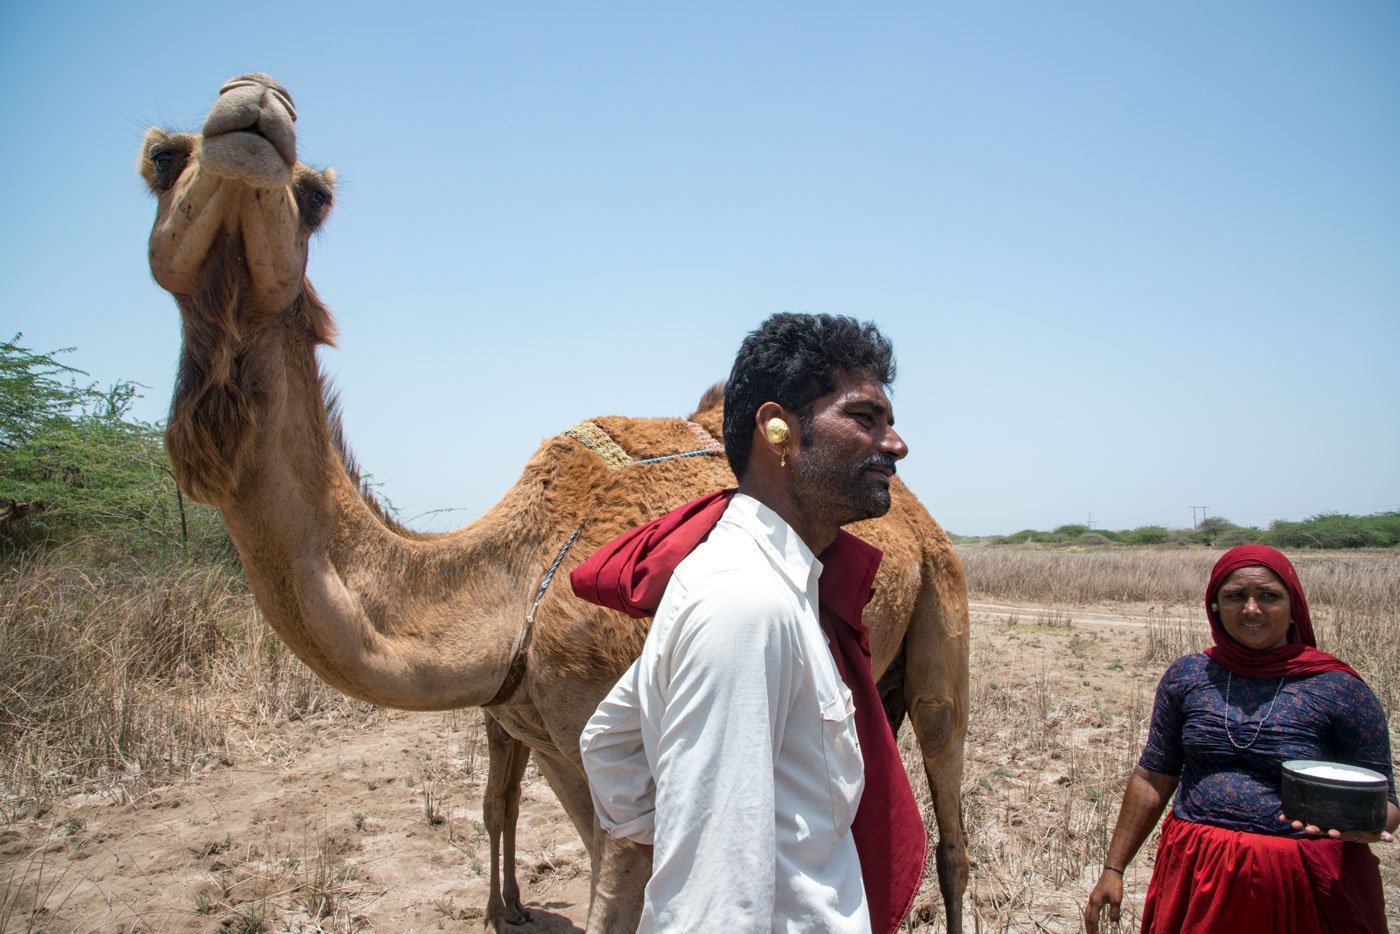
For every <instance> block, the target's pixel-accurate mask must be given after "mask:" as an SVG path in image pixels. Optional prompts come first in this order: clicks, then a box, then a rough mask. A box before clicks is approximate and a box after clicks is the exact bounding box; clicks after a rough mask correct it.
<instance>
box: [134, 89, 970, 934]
mask: <svg viewBox="0 0 1400 934" xmlns="http://www.w3.org/2000/svg"><path fill="white" fill-rule="evenodd" d="M295 119H296V112H295V109H294V108H293V104H292V101H291V97H290V95H288V94H287V92H286V90H285V89H283V88H282V87H281V86H280V85H279V84H277V82H276V81H274V80H273V79H272V78H270V77H268V76H266V75H245V76H241V77H239V78H235V79H233V80H231V81H230V82H228V83H227V84H226V85H225V86H224V88H223V89H222V90H221V91H220V96H219V98H218V100H217V102H216V103H215V105H214V107H213V108H212V110H211V111H210V113H209V116H208V118H207V120H206V122H205V124H204V128H203V130H202V132H201V133H199V134H177V133H170V132H167V131H164V130H159V129H152V130H150V131H149V132H148V133H147V135H146V139H145V142H144V145H143V146H142V151H141V156H140V162H139V168H140V171H141V173H142V175H143V176H144V177H145V179H146V181H147V183H148V184H149V186H150V188H151V191H152V192H153V193H154V194H155V196H156V199H157V202H158V205H157V210H156V220H155V225H154V227H153V229H152V231H151V238H150V265H151V272H152V274H153V275H154V277H155V279H156V281H157V282H158V283H159V284H160V285H161V286H162V287H163V288H165V289H166V290H167V291H169V292H170V293H171V294H172V295H173V296H174V297H175V300H176V303H177V304H178V306H179V309H180V316H181V322H182V326H183V337H184V341H183V346H182V350H181V357H180V367H179V374H178V377H177V380H176V387H175V394H174V399H173V401H172V403H171V410H170V421H169V426H168V428H167V430H166V448H167V450H168V452H169V454H170V458H171V461H172V462H173V464H174V468H175V472H176V475H177V477H178V479H179V481H180V484H181V486H182V487H183V488H184V489H185V490H186V491H187V492H188V493H189V494H190V495H191V496H193V497H195V498H197V499H199V500H201V501H204V502H207V503H211V504H213V505H215V506H217V507H218V508H219V509H220V511H221V512H222V513H223V516H224V520H225V522H226V524H227V525H228V529H229V534H230V535H231V537H232V539H233V542H234V544H235V546H236V547H237V549H238V553H239V556H240V558H241V559H242V562H243V566H244V568H245V570H246V572H247V575H248V580H249V583H250V585H251V587H252V589H253V592H254V594H255V596H256V598H257V601H258V605H259V606H260V607H261V608H262V611H263V613H264V615H265V616H266V617H267V619H268V621H269V623H270V624H271V625H272V626H273V628H274V629H275V630H276V631H277V633H278V635H279V636H280V637H281V638H282V640H283V641H284V642H286V644H287V645H288V646H289V647H290V648H291V649H292V650H293V651H294V652H295V653H296V654H297V656H298V657H300V658H301V659H302V660H303V661H304V662H305V663H306V664H307V665H308V666H310V667H311V668H312V670H314V671H315V672H316V673H317V674H318V675H319V676H320V677H322V678H323V679H325V680H326V681H327V682H328V683H329V684H331V685H332V686H334V687H335V688H337V689H339V690H341V691H344V692H345V693H347V694H350V695H352V696H355V697H359V698H363V699H365V700H368V701H371V702H374V703H378V704H383V705H386V706H391V707H400V708H405V709H411V710H436V709H445V708H452V707H470V706H487V705H489V711H490V719H491V721H492V724H493V733H492V735H493V736H494V744H495V748H496V750H497V751H498V752H500V753H501V755H500V756H499V757H496V756H493V759H492V771H493V774H492V775H491V777H490V779H489V780H488V795H487V799H488V800H487V807H486V814H487V820H488V821H489V822H490V823H491V824H492V825H493V826H494V827H499V828H500V829H501V831H502V832H504V833H509V831H510V829H511V827H512V826H513V823H514V809H515V807H516V804H517V800H518V799H517V798H515V797H514V793H513V792H512V791H511V789H512V787H513V786H515V787H518V777H519V771H520V769H521V768H522V767H523V764H524V761H525V749H522V748H520V747H521V746H523V747H527V748H528V751H529V752H530V753H533V754H534V756H535V757H536V762H537V764H538V766H539V768H540V771H541V772H542V773H543V774H544V776H545V778H546V779H547V780H548V782H549V784H550V786H551V787H552V788H553V789H554V791H555V793H556V795H557V796H558V798H559V801H560V803H561V804H562V805H563V807H564V810H565V811H566V812H567V813H568V815H569V817H570V819H571V820H572V821H573V823H574V826H575V827H576V828H577V830H578V832H579V834H580V835H581V836H582V837H583V840H584V842H585V843H586V844H588V846H589V852H590V854H591V856H592V864H593V874H592V889H593V899H592V904H591V907H590V912H589V922H588V929H589V930H590V931H609V930H630V929H633V928H635V925H636V919H637V917H638V915H639V912H640V909H641V900H642V891H643V888H644V886H645V883H646V879H647V875H648V870H649V859H650V852H649V850H648V849H647V848H644V847H639V846H636V845H633V844H628V843H626V842H623V841H616V840H612V839H609V838H607V837H606V835H604V834H602V833H601V832H600V831H599V830H598V827H597V822H596V820H595V818H594V815H593V809H592V803H591V800H590V798H589V794H588V788H587V783H586V780H585V777H584V773H583V770H582V765H581V762H580V759H579V751H578V737H579V733H580V731H581V730H582V728H583V725H584V723H585V721H586V720H587V718H588V717H589V715H590V714H591V713H592V711H593V710H594V708H595V707H596V706H597V704H598V702H599V700H601V698H602V697H603V696H604V695H605V694H606V693H607V691H608V690H609V688H610V687H611V686H612V684H613V683H614V681H615V680H616V679H617V677H618V676H619V675H620V674H621V673H622V671H623V670H624V669H625V668H626V667H627V666H628V665H629V664H630V663H631V661H632V659H633V658H634V657H635V656H636V655H637V653H638V651H639V650H640V647H641V643H642V640H643V638H644V629H643V627H641V626H639V625H638V624H637V623H636V622H635V621H633V620H630V619H627V618H626V617H623V616H622V615H620V614H616V613H612V612H609V611H607V610H603V609H601V608H598V607H594V606H592V605H590V604H586V603H583V602H582V601H579V600H577V599H575V598H574V597H573V596H572V595H571V594H570V593H569V588H568V587H567V586H566V585H563V584H562V583H556V584H555V585H554V586H552V587H550V588H549V589H548V590H547V591H546V592H545V594H544V597H543V599H542V601H541V602H540V604H539V606H538V609H537V612H536V613H535V615H534V622H533V626H527V624H526V617H527V614H529V612H530V608H531V604H532V603H533V601H534V600H535V596H536V593H537V592H538V589H539V586H540V582H541V581H542V579H543V578H544V575H545V573H546V571H547V570H548V567H549V565H550V563H551V562H552V561H553V560H554V559H555V556H556V555H557V554H558V553H559V550H560V547H561V545H562V543H563V542H564V541H565V539H566V538H567V537H568V536H569V535H570V533H571V532H573V531H574V530H575V529H577V530H578V538H577V541H576V542H575V544H574V545H573V547H572V549H570V551H569V553H568V554H567V555H566V557H565V560H564V561H563V563H562V565H561V566H560V568H559V574H560V575H561V577H560V580H561V581H562V575H565V574H567V573H568V571H569V570H571V569H572V568H573V567H574V566H575V565H577V563H578V562H579V561H581V560H582V559H583V558H584V557H585V556H587V555H589V554H591V553H592V552H593V551H594V550H596V549H597V548H598V547H599V546H601V545H602V544H604V543H605V542H607V541H608V540H610V539H611V538H613V537H614V536H616V535H617V534H619V533H621V532H623V531H625V530H627V529H630V528H633V527H635V526H637V525H640V524H642V523H643V522H646V521H648V520H649V519H652V518H654V517H655V516H657V515H660V514H661V513H663V512H665V511H667V510H669V509H671V508H673V507H675V506H677V505H679V504H680V503H683V502H686V501H688V500H690V499H693V498H695V497H697V496H700V495H703V494H705V493H708V492H710V491H712V490H715V489H718V488H721V487H726V486H731V485H733V483H734V477H733V475H732V474H731V473H730V471H729V469H728V466H727V465H726V464H725V461H724V458H723V457H719V456H699V457H691V458H687V459H683V460H671V461H665V462H662V463H656V464H648V465H633V466H629V467H626V468H625V469H620V470H612V469H610V468H609V467H608V465H606V464H605V463H604V462H603V460H602V459H601V458H600V457H599V456H597V455H596V454H594V453H593V452H592V451H590V450H588V449H587V448H585V447H584V446H583V445H582V444H580V443H579V442H577V441H575V440H574V439H573V438H572V437H569V436H567V435H557V436H554V437H551V438H548V439H546V440H545V441H544V443H543V444H542V445H541V446H540V448H539V450H538V451H536V453H535V455H534V456H533V457H531V458H530V460H529V462H528V463H527V464H526V465H525V469H524V471H523V473H522V474H521V476H520V479H519V480H518V481H517V482H516V483H515V485H514V486H513V487H512V488H511V489H510V491H509V492H507V493H506V495H505V496H504V497H503V498H502V499H501V501H500V502H499V503H497V504H496V506H495V507H493V508H492V509H491V510H490V511H489V512H488V513H486V514H485V515H484V516H482V517H481V518H479V519H477V520H476V521H474V522H472V523H471V524H470V525H468V526H466V527H465V528H463V529H461V530H459V531H457V532H453V533H450V534H445V535H421V534H417V533H414V532H411V531H409V530H407V529H405V528H403V527H401V526H400V525H398V524H397V523H396V522H394V521H393V520H392V519H390V518H389V517H387V516H386V515H385V514H384V512H383V511H382V510H380V509H378V508H377V507H376V506H375V504H374V503H373V501H372V500H371V499H370V498H368V497H366V496H364V495H363V494H362V492H361V490H360V489H359V486H358V483H357V481H356V478H355V473H354V469H353V466H352V465H351V464H350V463H349V461H348V459H347V458H346V456H345V454H344V448H343V446H342V445H341V443H340V439H339V432H338V429H337V428H336V424H335V420H334V417H333V415H332V411H331V405H330V403H328V402H327V400H326V398H325V387H324V384H323V381H322V377H321V374H320V371H319V368H318V365H317V361H316V347H317V345H318V344H327V343H330V341H331V340H332V338H333V336H334V326H333V324H332V322H331V316H330V313H329V312H328V311H327V309H326V307H325V306H324V305H322V304H321V302H320V300H319V299H318V298H317V296H316V293H315V291H314V290H313V289H312V287H311V284H310V283H309V282H307V281H306V277H305V270H306V258H307V244H308V241H309V239H310V237H311V234H312V233H313V232H314V231H315V230H316V229H317V228H318V227H319V226H320V225H321V224H322V222H323V221H324V220H325V218H326V215H327V214H328V213H329V210H330V206H331V200H332V198H333V196H334V188H335V175H334V173H333V172H332V171H331V170H329V169H327V170H325V171H323V172H322V171H316V170H314V169H312V168H309V167H308V166H306V165H303V164H302V163H300V162H298V161H297V160H296V137H295V133H294V130H293V121H294V120H295ZM695 420H696V421H697V422H699V423H700V424H701V425H703V426H704V427H705V428H707V429H708V430H709V431H710V432H711V433H712V434H714V435H715V436H719V435H720V433H721V431H720V410H719V408H718V406H717V405H713V404H712V405H709V406H707V407H706V408H705V411H702V412H700V413H697V415H696V416H695ZM595 421H596V422H597V423H598V424H599V425H600V426H601V427H602V428H603V429H604V430H605V431H606V432H607V433H608V434H609V435H611V437H612V438H614V439H615V440H616V441H617V442H618V443H619V444H620V445H621V446H622V447H623V448H624V449H625V450H626V452H627V454H628V455H630V456H631V457H632V458H633V459H635V460H642V459H646V458H650V457H658V456H662V455H666V454H670V453H675V452H679V451H686V450H692V449H694V448H695V447H696V446H697V445H696V435H695V432H694V430H693V428H692V427H691V426H689V425H687V424H686V422H685V421H682V420H680V419H632V418H623V417H606V418H599V419H596V420H595ZM892 494H893V502H894V506H893V508H892V510H891V511H890V514H889V515H888V516H886V517H884V518H882V519H879V520H875V521H872V522H866V523H860V524H858V525H856V526H854V527H852V531H854V532H855V533H856V534H857V535H860V536H861V537H863V538H865V539H867V540H869V541H870V542H872V543H873V544H875V545H877V546H879V547H880V548H882V549H883V550H884V552H885V560H884V563H883V564H882V566H881V568H880V574H879V577H878V579H877V581H876V587H877V593H876V597H875V599H874V601H873V602H872V604H871V606H870V607H869V609H868V610H867V613H866V622H867V624H868V625H869V628H870V633H871V647H872V649H873V653H874V660H873V663H874V668H875V671H876V672H877V673H883V677H882V678H881V687H882V693H883V694H884V696H885V698H886V701H887V710H888V711H889V712H890V714H891V716H892V719H893V720H894V722H895V723H896V725H897V724H898V722H899V721H900V720H902V718H903V716H904V714H905V712H906V711H907V713H908V715H909V718H910V720H911V722H912V723H913V726H914V731H915V735H916V737H917V739H918V742H919V746H920V750H921V752H922V755H923V760H924V768H925V773H926V775H927V778H928V782H929V787H930V790H931V792H932V797H933V806H934V813H935V817H936V820H937V824H938V839H939V843H938V847H937V851H936V852H937V868H938V875H939V883H940V886H941V889H942V892H943V898H944V902H945V906H946V909H947V914H948V921H949V927H950V929H951V930H959V929H960V927H961V906H962V894H963V889H964V887H965V885H966V881H967V861H966V851H965V848H966V834H965V831H964V828H963V822H962V814H961V807H960V804H959V793H960V784H961V777H962V757H963V739H964V736H965V734H966V729H967V714H968V711H967V689H968V672H967V652H968V631H967V597H966V592H965V588H964V584H963V576H962V569H961V567H960V565H959V563H958V560H957V557H956V556H955V555H954V553H953V550H952V548H951V546H950V545H949V542H948V539H947V536H946V535H944V533H943V531H942V530H941V529H940V528H939V527H938V525H937V523H935V522H934V521H933V519H932V518H930V517H929V515H928V513H927V512H926V511H925V510H924V509H923V507H922V506H921V505H920V504H919V502H918V500H917V499H915V497H914V495H913V494H912V493H910V492H909V491H908V490H907V488H905V487H904V485H903V484H902V483H900V482H899V481H897V480H896V481H895V482H894V483H893V485H892ZM513 662H518V663H523V664H515V665H514V666H513ZM497 728H499V732H498V731H497ZM494 849H495V847H493V850H494ZM512 855H513V854H512V841H511V839H510V838H509V836H508V837H507V841H506V861H507V864H509V863H510V862H511V861H512ZM509 868H510V867H509V865H507V870H508V877H507V886H506V892H505V893H504V897H503V893H501V892H500V891H499V890H497V889H495V888H494V887H493V893H492V895H493V906H492V908H493V915H492V917H491V918H488V923H489V924H490V925H491V926H493V927H496V928H498V929H499V927H500V925H501V923H502V922H503V921H504V919H505V917H506V916H507V915H508V914H509V915H515V914H516V913H518V911H519V897H518V889H517V888H516V887H515V886H514V884H513V872H510V871H509ZM497 871H498V870H497V867H496V865H495V861H494V860H493V875H496V874H497ZM506 899H509V900H510V901H511V902H512V903H513V904H512V906H511V910H510V911H507V910H506V906H505V901H506Z"/></svg>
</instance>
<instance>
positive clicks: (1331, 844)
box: [1142, 813, 1386, 934]
mask: <svg viewBox="0 0 1400 934" xmlns="http://www.w3.org/2000/svg"><path fill="white" fill-rule="evenodd" d="M1142 930H1143V931H1144V934H1146V932H1169V934H1176V932H1194V931H1200V932H1206V931H1228V932H1230V934H1343V932H1346V934H1353V932H1355V934H1384V932H1385V930H1386V925H1385V901H1384V896H1383V895H1382V893H1381V876H1380V863H1379V862H1378V861H1377V859H1376V857H1375V856H1374V855H1373V854H1372V853H1371V848H1370V847H1368V846H1366V845H1365V844H1364V843H1342V842H1340V841H1337V840H1319V839H1308V840H1300V839H1298V838H1296V837H1273V836H1268V835H1266V834H1257V833H1243V832H1241V831H1238V830H1226V829H1225V828H1223V827H1212V826H1210V825H1209V824H1196V823H1192V822H1190V821H1184V820H1181V819H1179V818H1177V817H1176V816H1175V815H1173V814H1171V813H1168V814H1167V819H1166V820H1165V821H1163V822H1162V842H1161V844H1160V845H1158V847H1157V861H1156V864H1155V865H1154V866H1153V869H1152V881H1151V883H1150V884H1149V885H1148V887H1147V903H1146V904H1145V905H1144V906H1143V913H1142Z"/></svg>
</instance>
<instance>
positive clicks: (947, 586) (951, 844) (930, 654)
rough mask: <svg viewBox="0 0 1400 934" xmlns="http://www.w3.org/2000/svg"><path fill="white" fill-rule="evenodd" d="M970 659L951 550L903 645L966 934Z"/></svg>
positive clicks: (958, 921)
mask: <svg viewBox="0 0 1400 934" xmlns="http://www.w3.org/2000/svg"><path fill="white" fill-rule="evenodd" d="M929 564H932V565H934V566H933V567H929V566H928V565H929ZM967 659H968V621H967V590H966V586H965V584H964V583H963V575H962V567H961V566H960V565H959V564H958V560H957V557H956V556H955V555H953V554H952V552H951V550H949V551H948V552H946V553H945V554H942V555H932V556H930V557H929V558H927V559H926V565H925V575H924V586H923V589H922V591H921V592H920V594H919V600H918V603H917V605H916V606H915V608H914V615H913V618H912V619H911V620H910V622H909V631H908V634H907V636H906V638H905V643H904V666H905V671H904V703H905V706H906V709H907V711H908V714H909V721H910V723H912V724H913V726H914V735H915V737H916V738H917V739H918V741H919V751H920V753H921V755H922V756H923V760H924V774H925V775H927V777H928V787H929V792H930V793H931V794H932V796H933V812H934V817H935V819H936V820H937V822H938V847H937V849H936V850H935V853H934V859H935V865H936V866H937V868H938V888H939V890H940V891H941V892H942V894H943V906H944V910H945V911H946V913H947V918H948V930H949V931H961V930H962V901H963V892H964V891H965V890H966V889H967V830H966V828H965V827H964V825H963V815H962V777H963V743H964V741H965V740H966V738H967V717H968V709H967V705H968V664H967Z"/></svg>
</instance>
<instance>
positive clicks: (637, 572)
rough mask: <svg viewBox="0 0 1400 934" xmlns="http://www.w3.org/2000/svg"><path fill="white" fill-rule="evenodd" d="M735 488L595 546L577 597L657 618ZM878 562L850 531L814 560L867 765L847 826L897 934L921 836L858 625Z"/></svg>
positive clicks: (917, 877) (920, 872)
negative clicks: (669, 588) (680, 568)
mask: <svg viewBox="0 0 1400 934" xmlns="http://www.w3.org/2000/svg"><path fill="white" fill-rule="evenodd" d="M733 495H734V491H733V490H723V491H720V492H718V493H711V494H710V495H709V496H704V497H701V498H700V499H697V500H694V501H693V502H689V503H686V504H685V505H684V506H681V507H680V508H678V509H675V510H673V511H671V512H669V513H667V514H666V515H664V516H661V517H660V518H658V519H654V520H652V521H651V522H648V523H647V524H646V525H643V526H641V527H640V528H636V529H633V530H632V531H630V532H627V533H625V534H624V535H621V536H619V537H618V538H615V539H613V540H612V541H611V542H609V543H608V544H606V545H604V546H603V547H602V548H600V549H599V550H598V551H597V552H596V553H595V554H593V555H592V556H591V557H589V558H588V559H587V560H586V561H584V562H583V563H582V564H580V565H579V566H578V567H577V568H575V569H574V570H573V572H572V573H571V574H570V575H569V582H570V584H571V585H572V587H573V590H574V593H575V594H576V595H577V596H579V597H581V598H583V599H584V600H587V601H589V602H590V603H597V604H599V605H601V606H605V607H608V608H610V609H614V610H617V611H619V612H622V613H626V614H627V615H629V616H633V617H642V616H650V615H652V614H653V613H654V612H656V607H657V605H658V604H660V602H661V596H662V594H663V593H665V591H666V585H667V583H669V582H670V580H671V574H672V572H674V571H675V569H676V565H678V564H680V563H681V561H682V560H684V558H685V557H686V555H688V554H690V553H691V552H692V551H694V550H695V547H696V546H697V545H699V544H700V543H701V542H702V541H704V539H705V536H707V535H709V534H710V530H711V529H713V528H714V527H715V525H716V524H717V523H718V522H719V520H720V518H721V517H722V516H723V515H724V511H725V510H726V509H728V508H729V501H730V499H731V498H732V497H733ZM881 557H882V555H881V552H880V550H879V549H878V548H875V547H874V546H872V545H870V544H867V543H866V542H863V541H861V540H860V539H859V538H856V537H855V536H854V535H852V534H850V533H849V532H845V531H840V532H838V533H837V535H836V541H835V542H833V543H832V544H831V546H830V547H828V548H827V549H826V550H825V551H823V552H822V553H821V555H819V556H818V558H819V560H820V561H821V563H822V575H821V579H820V581H819V583H818V599H819V600H820V602H821V615H822V624H823V626H824V628H826V630H827V632H828V634H829V635H830V636H831V654H832V659H833V660H834V661H835V663H836V670H837V671H838V672H839V673H840V675H841V678H842V680H843V681H845V682H846V686H847V687H848V688H850V690H851V696H852V699H853V700H854V701H855V707H856V712H855V721H856V736H857V738H858V739H859V740H860V748H861V754H862V756H863V757H864V760H865V791H864V792H862V794H861V798H860V806H859V807H858V808H857V809H856V817H855V821H854V822H853V823H852V825H851V836H852V838H853V839H854V840H855V844H856V853H857V855H858V856H859V858H860V866H861V879H862V882H863V884H864V886H865V898H866V902H867V904H868V906H869V910H870V923H871V928H872V930H874V931H889V932H893V931H896V930H898V929H899V926H900V924H902V923H903V921H904V917H905V915H907V914H908V913H909V909H910V908H911V907H912V906H913V904H914V896H915V895H917V894H918V891H919V886H920V885H921V884H922V883H923V879H924V862H925V859H926V858H927V855H928V832H927V831H926V830H925V829H924V822H923V816H922V815H921V814H920V813H919V806H918V803H917V802H916V801H915V800H914V791H913V789H912V788H910V787H909V776H908V775H907V774H906V773H905V771H904V762H903V760H902V759H901V758H900V755H899V747H898V745H897V744H896V743H895V738H894V734H893V733H891V732H890V726H889V721H887V720H886V719H885V712H884V707H883V705H882V704H881V703H880V694H879V690H878V689H877V688H876V686H875V677H874V674H873V673H872V672H871V668H870V637H869V633H868V632H867V630H866V628H865V624H864V623H863V622H862V619H861V617H862V615H863V614H864V611H865V606H866V604H868V603H869V602H870V598H871V597H872V596H873V595H874V593H875V592H874V590H872V589H871V586H872V584H873V583H874V581H875V572H876V571H877V570H878V569H879V567H880V559H881Z"/></svg>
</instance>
